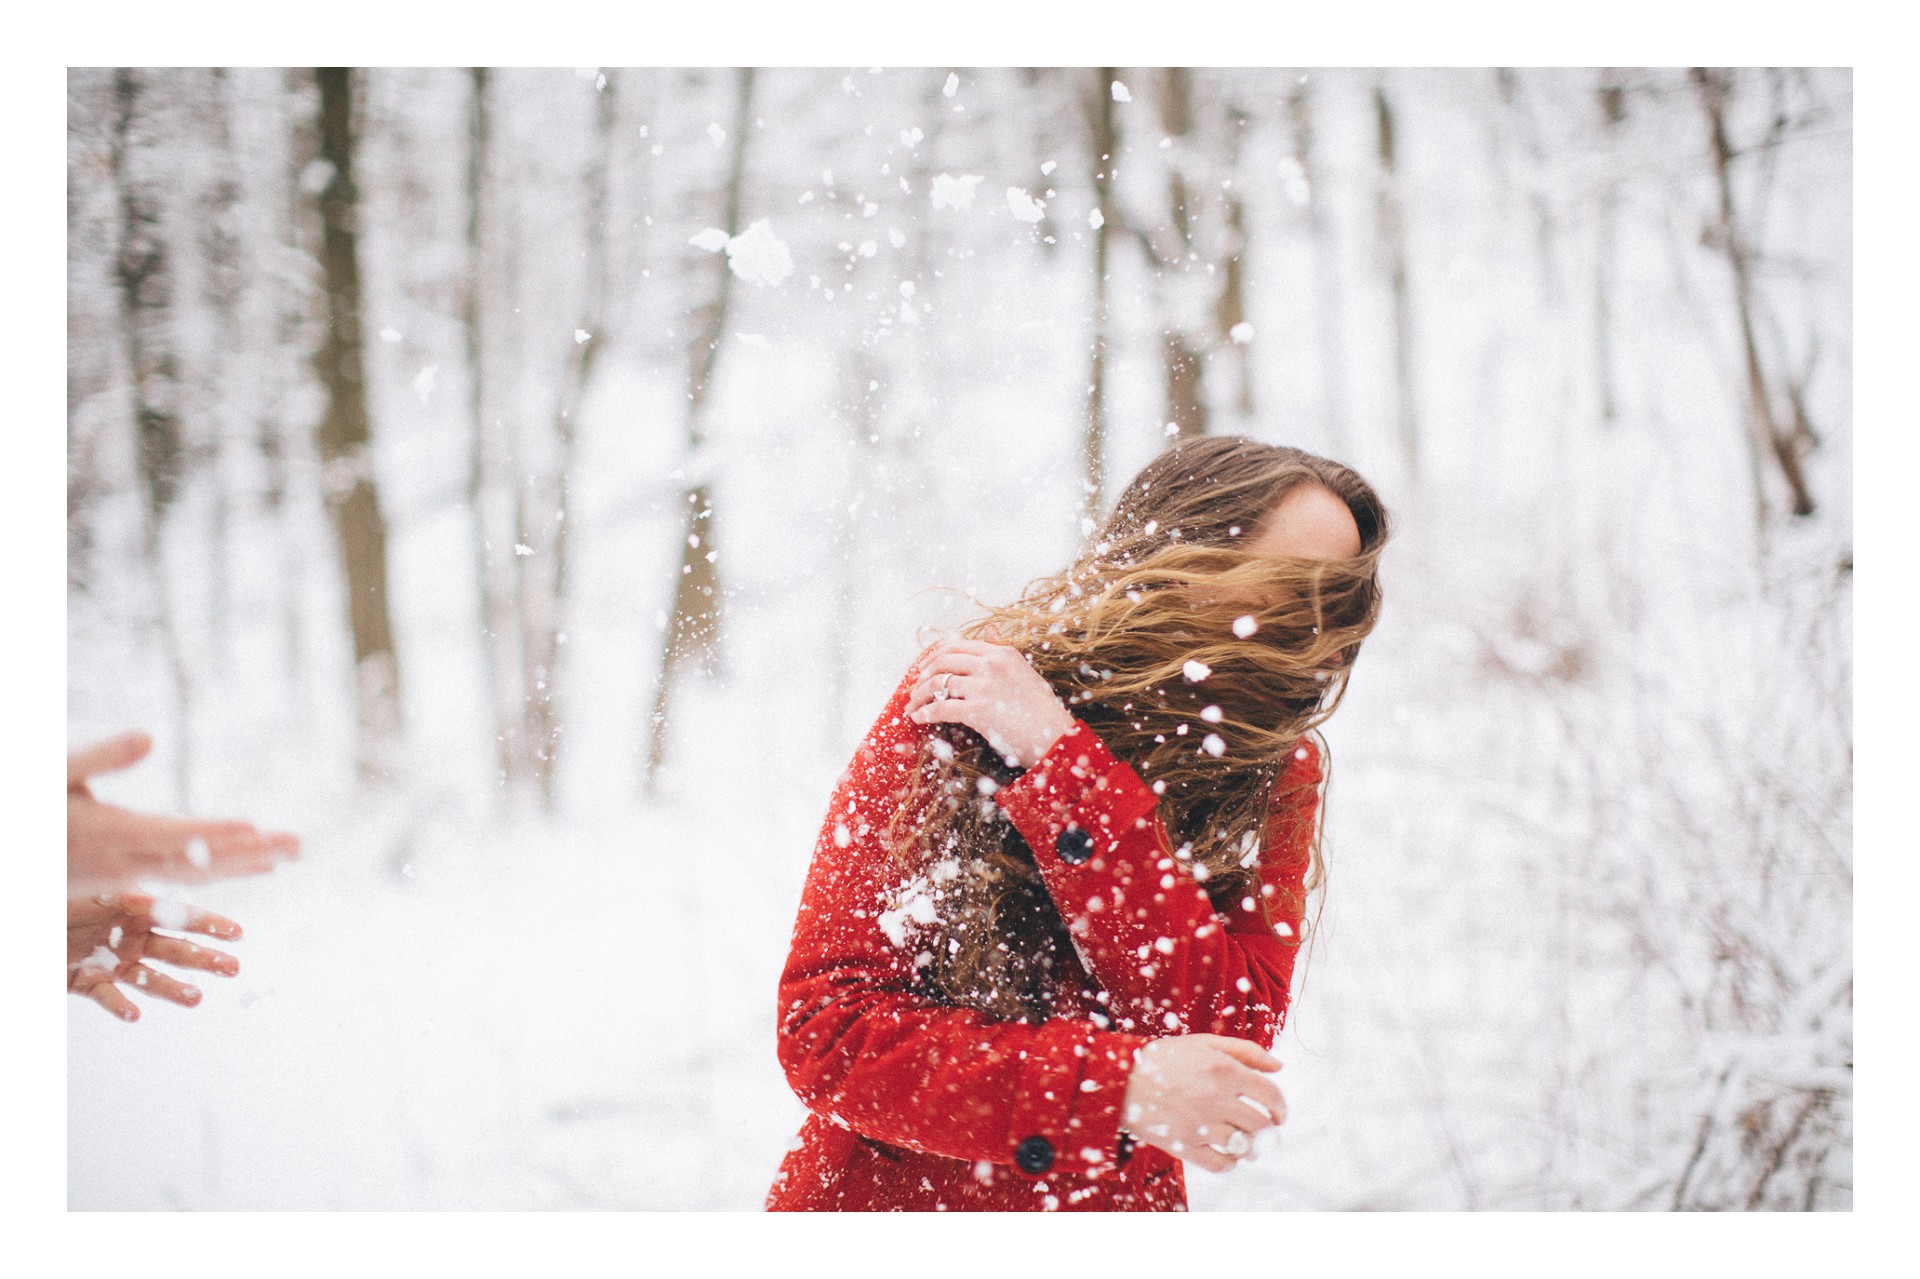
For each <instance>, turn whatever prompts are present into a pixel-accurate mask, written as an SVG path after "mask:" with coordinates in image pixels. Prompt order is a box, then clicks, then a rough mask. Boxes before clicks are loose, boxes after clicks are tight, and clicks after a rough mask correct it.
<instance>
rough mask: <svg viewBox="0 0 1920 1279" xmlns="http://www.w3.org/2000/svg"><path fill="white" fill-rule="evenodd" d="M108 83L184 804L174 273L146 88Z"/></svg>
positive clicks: (124, 322)
mask: <svg viewBox="0 0 1920 1279" xmlns="http://www.w3.org/2000/svg"><path fill="white" fill-rule="evenodd" d="M113 83H114V117H113V132H112V144H111V146H112V170H113V180H114V189H115V193H116V196H117V204H118V209H119V231H120V245H119V253H118V255H117V259H116V262H115V273H114V274H115V280H116V283H117V284H118V286H119V288H118V292H119V299H120V321H121V322H120V332H121V337H122V341H123V342H124V344H125V351H126V361H127V377H128V379H129V382H130V384H131V388H132V393H133V415H134V430H135V446H136V456H137V459H138V465H137V468H136V474H137V476H138V483H139V487H140V497H141V503H140V509H141V516H142V519H141V549H142V553H143V555H144V558H145V561H146V568H147V577H148V581H149V584H150V586H151V589H152V591H153V599H154V616H155V628H156V630H157V631H158V632H159V636H160V643H161V649H162V652H163V653H164V655H165V662H166V666H167V671H168V674H169V676H170V679H171V684H172V692H173V706H174V725H173V731H172V733H171V734H170V737H171V738H172V741H173V743H174V752H175V753H174V790H175V797H176V801H177V802H178V804H179V805H180V807H182V808H185V807H187V806H188V804H189V801H190V795H189V793H188V781H189V777H190V775H191V757H192V744H193V734H192V724H191V718H190V712H191V707H192V685H191V680H190V676H189V672H188V667H187V656H186V651H185V648H184V646H183V644H182V642H181V637H180V630H179V622H178V619H177V617H176V616H175V608H174V601H173V587H172V583H171V582H170V580H169V578H168V575H167V571H166V560H165V543H166V533H167V524H168V515H169V513H170V512H171V510H172V508H173V505H174V502H175V501H176V499H177V498H178V497H179V494H180V485H181V479H182V474H183V472H184V469H185V465H186V443H185V431H184V427H183V424H182V422H181V418H180V403H181V395H182V391H181V385H180V363H179V356H178V353H177V349H176V345H175V341H174V336H173V306H174V278H173V277H174V270H173V261H172V256H171V253H170V250H169V248H168V244H167V236H166V228H165V226H164V225H163V219H162V214H161V207H160V190H161V187H162V184H163V178H162V173H161V172H159V171H156V169H157V168H159V167H160V164H159V160H158V157H155V156H153V155H151V152H152V150H153V148H154V140H153V139H152V138H150V137H148V136H147V134H146V128H145V126H146V121H145V115H146V113H147V111H148V110H149V98H150V94H149V92H148V90H147V88H146V86H145V85H144V83H143V81H142V78H141V76H140V75H139V74H138V73H137V72H135V71H133V70H130V69H126V68H122V69H120V70H118V71H116V72H115V73H114V81H113Z"/></svg>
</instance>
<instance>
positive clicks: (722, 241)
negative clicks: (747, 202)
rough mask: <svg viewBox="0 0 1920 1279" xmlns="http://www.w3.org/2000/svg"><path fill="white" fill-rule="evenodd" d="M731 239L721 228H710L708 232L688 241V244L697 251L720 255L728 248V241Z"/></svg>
mask: <svg viewBox="0 0 1920 1279" xmlns="http://www.w3.org/2000/svg"><path fill="white" fill-rule="evenodd" d="M729 238H731V237H729V236H728V235H727V233H726V232H725V231H722V230H721V229H720V228H719V227H717V226H710V227H708V228H707V229H706V230H704V231H702V232H701V233H700V234H699V235H696V236H694V237H693V238H692V239H691V240H688V241H687V243H688V244H691V245H692V246H693V247H694V248H696V249H705V250H706V251H707V252H709V253H718V252H719V251H720V250H722V249H724V248H726V247H727V240H728V239H729Z"/></svg>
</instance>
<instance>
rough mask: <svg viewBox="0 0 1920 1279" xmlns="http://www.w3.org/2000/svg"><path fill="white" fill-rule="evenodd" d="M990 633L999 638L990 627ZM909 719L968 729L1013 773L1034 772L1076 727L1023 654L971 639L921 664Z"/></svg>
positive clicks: (942, 648) (941, 649) (910, 699)
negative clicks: (1046, 755)
mask: <svg viewBox="0 0 1920 1279" xmlns="http://www.w3.org/2000/svg"><path fill="white" fill-rule="evenodd" d="M986 634H987V635H988V636H990V637H993V638H994V639H997V638H998V637H997V635H995V632H994V631H993V630H992V629H991V628H989V629H988V630H987V631H986ZM907 717H908V718H909V719H911V720H913V722H914V723H916V724H965V725H966V726H967V727H968V728H971V729H973V730H974V731H975V732H976V733H979V734H980V735H981V736H982V737H984V738H986V739H987V745H989V746H991V747H993V749H994V750H996V751H998V752H999V753H1000V754H1001V755H1002V756H1004V757H1005V758H1006V761H1007V763H1009V764H1011V765H1012V766H1013V767H1015V768H1031V767H1032V766H1033V765H1034V764H1035V763H1037V762H1039V759H1040V757H1041V756H1042V755H1045V754H1046V753H1047V750H1048V748H1050V747H1051V746H1052V745H1053V744H1054V743H1055V742H1057V741H1059V740H1060V738H1061V737H1062V736H1063V735H1064V734H1065V733H1066V732H1067V730H1068V729H1070V728H1072V727H1073V716H1072V715H1070V714H1068V712H1067V708H1066V707H1065V706H1062V705H1061V704H1060V699H1059V698H1058V697H1055V696H1054V693H1053V688H1052V687H1051V686H1050V685H1049V684H1048V683H1047V681H1046V679H1045V678H1044V677H1042V676H1041V674H1040V673H1039V672H1038V671H1036V670H1034V669H1033V667H1032V666H1030V665H1028V663H1027V659H1026V658H1025V657H1023V656H1022V655H1021V653H1020V650H1019V649H1017V648H1014V647H1013V646H1012V645H1010V644H1000V643H993V642H988V641H982V640H967V639H960V640H952V641H950V642H948V643H945V644H942V645H940V646H939V647H938V648H936V649H934V650H933V652H932V653H931V654H929V655H928V657H927V660H926V661H925V662H923V663H921V666H920V678H919V679H918V680H917V681H916V682H915V683H914V686H913V692H912V694H911V695H910V696H909V697H908V698H907Z"/></svg>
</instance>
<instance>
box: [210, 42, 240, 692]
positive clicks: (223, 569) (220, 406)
mask: <svg viewBox="0 0 1920 1279" xmlns="http://www.w3.org/2000/svg"><path fill="white" fill-rule="evenodd" d="M229 92H230V87H229V81H228V77H227V72H226V69H225V68H224V67H215V68H214V69H213V84H212V92H211V93H210V94H209V95H208V97H209V100H208V102H207V104H206V109H207V111H208V112H209V113H210V117H211V119H210V123H211V127H212V132H213V143H214V147H213V149H214V156H215V164H216V165H218V166H219V171H218V173H217V174H216V176H215V177H214V180H213V182H212V184H211V186H210V187H209V189H208V190H207V191H206V193H205V196H204V200H203V202H202V205H201V221H200V234H201V253H202V259H203V267H204V272H205V275H204V284H203V289H202V291H203V293H204V295H205V297H206V300H207V303H208V306H209V308H210V309H211V310H212V312H213V321H214V333H215V337H216V340H215V343H214V347H213V358H212V359H211V360H210V361H209V363H208V367H207V370H206V376H205V379H204V383H203V386H204V397H205V403H206V421H207V437H208V438H207V452H206V472H207V476H208V479H209V481H210V482H211V484H212V485H213V495H212V496H213V513H212V515H213V518H212V528H211V530H210V535H209V538H208V542H209V545H208V551H209V558H210V559H211V561H212V563H211V569H212V572H211V573H210V575H209V577H210V589H209V590H208V593H207V621H208V626H207V634H208V636H209V639H210V641H211V644H210V649H211V652H212V654H213V658H214V662H215V665H216V667H217V668H221V669H224V668H225V667H226V666H227V665H228V664H229V662H230V659H231V650H232V643H231V636H232V629H233V627H232V611H233V606H232V602H231V597H232V589H231V588H232V581H233V562H232V555H231V552H230V530H231V527H232V523H233V513H232V492H231V487H230V484H229V480H228V477H227V455H228V453H229V452H230V451H231V447H232V446H231V441H230V438H229V437H230V435H231V431H230V429H229V422H230V419H231V418H232V416H233V409H232V403H231V401H232V398H233V386H234V383H235V382H240V381H243V378H242V377H241V376H237V375H236V373H235V368H236V367H237V366H239V365H240V364H242V363H243V362H244V359H243V352H242V346H243V343H244V341H245V334H244V333H243V332H242V331H241V327H240V303H241V293H242V290H243V288H244V285H245V281H246V279H247V276H248V274H249V272H248V270H247V264H246V262H245V261H244V260H243V259H242V254H243V253H244V251H245V245H244V244H243V242H242V241H241V238H240V234H239V228H238V226H237V225H236V219H237V218H238V217H239V213H240V195H241V192H240V183H239V181H238V179H237V178H236V176H235V169H236V167H237V157H235V156H234V154H233V136H232V128H231V125H230V124H229V121H228V112H229V110H230V109H231V108H230V106H229V103H228V96H229Z"/></svg>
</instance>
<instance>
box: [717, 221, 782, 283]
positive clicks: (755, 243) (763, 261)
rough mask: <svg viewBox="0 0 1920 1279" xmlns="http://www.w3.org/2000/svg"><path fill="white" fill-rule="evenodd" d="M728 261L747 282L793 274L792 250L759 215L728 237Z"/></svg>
mask: <svg viewBox="0 0 1920 1279" xmlns="http://www.w3.org/2000/svg"><path fill="white" fill-rule="evenodd" d="M727 265H728V266H730V267H732V268H733V273H734V274H735V275H737V276H739V277H740V278H741V279H743V280H745V281H746V282H747V283H749V284H778V283H780V281H782V280H784V279H786V278H787V277H788V276H790V275H792V274H793V254H792V253H791V252H790V251H788V249H787V245H786V241H784V240H782V239H781V238H780V237H779V236H777V235H775V234H774V232H773V226H772V224H771V223H769V222H768V221H767V220H766V219H765V218H761V219H760V220H759V221H757V222H754V223H752V224H751V225H749V226H748V227H747V229H746V230H744V231H742V232H741V233H740V234H739V235H736V236H734V237H733V238H732V239H731V240H728V241H727Z"/></svg>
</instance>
